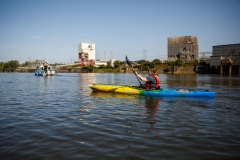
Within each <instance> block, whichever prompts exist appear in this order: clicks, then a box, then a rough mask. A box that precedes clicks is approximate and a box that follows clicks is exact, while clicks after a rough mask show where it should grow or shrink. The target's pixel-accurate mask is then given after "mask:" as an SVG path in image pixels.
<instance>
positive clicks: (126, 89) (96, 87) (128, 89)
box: [88, 84, 215, 97]
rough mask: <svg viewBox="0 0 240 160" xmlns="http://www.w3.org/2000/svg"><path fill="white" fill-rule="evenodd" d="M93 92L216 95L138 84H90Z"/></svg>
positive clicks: (172, 95) (158, 95)
mask: <svg viewBox="0 0 240 160" xmlns="http://www.w3.org/2000/svg"><path fill="white" fill-rule="evenodd" d="M88 86H89V87H90V88H91V89H92V90H93V92H109V93H121V94H132V95H133V94H135V95H143V96H152V97H214V96H215V92H212V91H208V90H187V89H179V90H175V89H163V88H161V89H157V90H151V89H144V88H139V87H136V86H127V85H126V86H120V85H108V84H89V85H88Z"/></svg>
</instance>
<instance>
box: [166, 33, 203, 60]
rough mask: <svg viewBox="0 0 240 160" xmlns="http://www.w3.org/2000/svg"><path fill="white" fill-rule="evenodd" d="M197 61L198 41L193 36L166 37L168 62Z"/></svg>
mask: <svg viewBox="0 0 240 160" xmlns="http://www.w3.org/2000/svg"><path fill="white" fill-rule="evenodd" d="M177 59H181V60H182V61H183V62H193V61H195V60H198V39H197V37H195V36H180V37H168V61H176V60H177Z"/></svg>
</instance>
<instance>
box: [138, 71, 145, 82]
mask: <svg viewBox="0 0 240 160" xmlns="http://www.w3.org/2000/svg"><path fill="white" fill-rule="evenodd" d="M135 73H136V75H137V76H138V78H139V79H140V80H142V81H143V82H147V78H145V77H142V76H141V75H140V74H138V73H137V72H135Z"/></svg>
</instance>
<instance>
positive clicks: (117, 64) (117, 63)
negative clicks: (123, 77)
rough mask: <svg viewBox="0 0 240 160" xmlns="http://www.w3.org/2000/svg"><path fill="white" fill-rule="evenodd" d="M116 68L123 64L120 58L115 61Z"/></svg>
mask: <svg viewBox="0 0 240 160" xmlns="http://www.w3.org/2000/svg"><path fill="white" fill-rule="evenodd" d="M113 64H114V68H118V67H119V66H120V65H121V64H120V61H119V60H116V61H114V63H113Z"/></svg>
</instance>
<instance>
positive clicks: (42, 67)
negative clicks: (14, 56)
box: [34, 60, 58, 76]
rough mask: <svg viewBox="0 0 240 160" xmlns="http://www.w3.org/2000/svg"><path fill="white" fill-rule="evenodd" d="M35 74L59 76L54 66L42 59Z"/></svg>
mask: <svg viewBox="0 0 240 160" xmlns="http://www.w3.org/2000/svg"><path fill="white" fill-rule="evenodd" d="M34 74H35V76H58V74H57V72H56V71H55V69H54V67H52V66H50V65H49V64H48V62H47V61H45V60H42V61H41V62H40V64H39V65H37V67H36V70H34Z"/></svg>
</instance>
